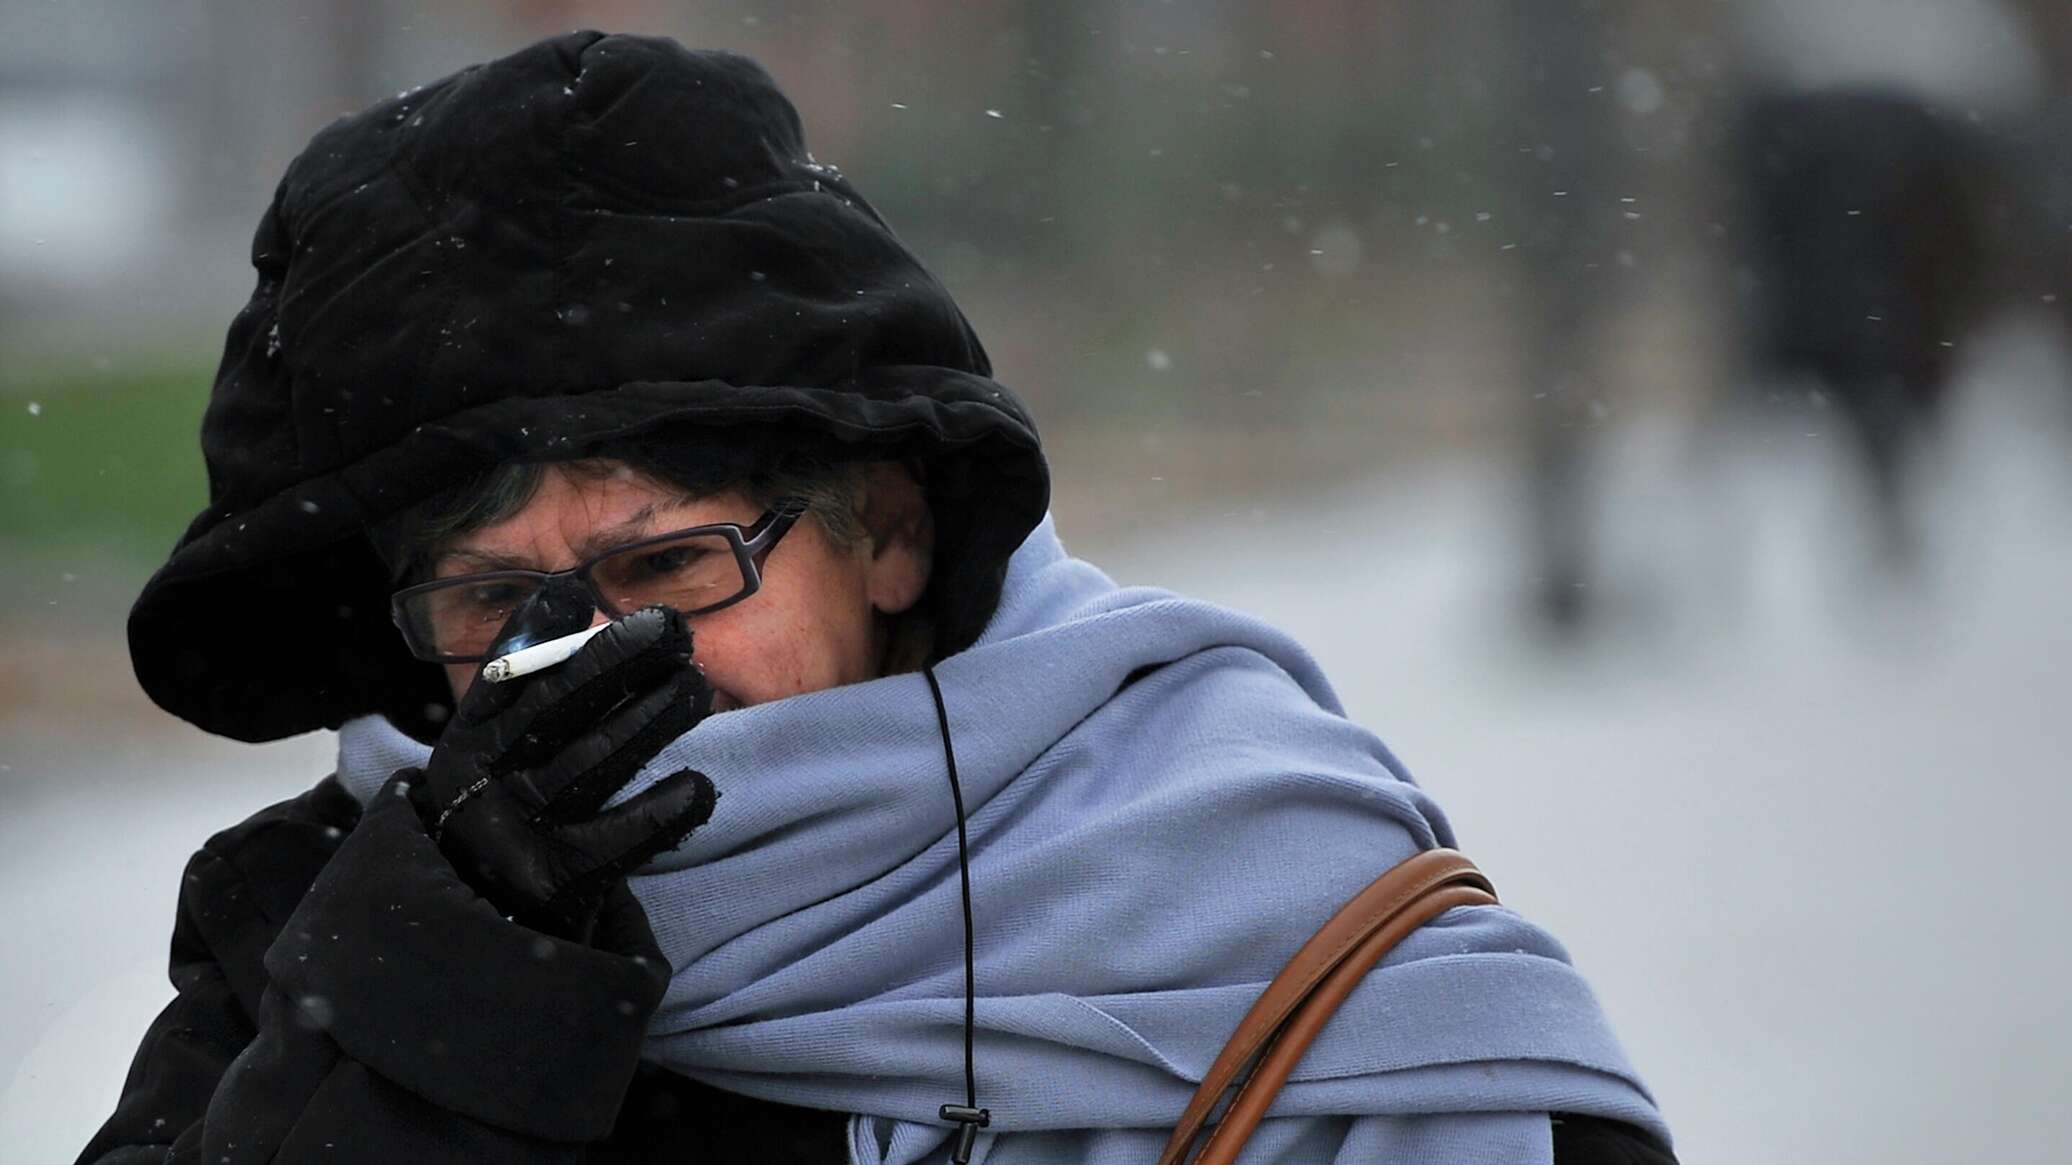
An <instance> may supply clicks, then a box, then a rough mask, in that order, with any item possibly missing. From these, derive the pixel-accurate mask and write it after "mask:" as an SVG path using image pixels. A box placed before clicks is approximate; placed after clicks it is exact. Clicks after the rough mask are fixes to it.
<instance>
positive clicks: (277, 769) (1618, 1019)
mask: <svg viewBox="0 0 2072 1165" xmlns="http://www.w3.org/2000/svg"><path fill="white" fill-rule="evenodd" d="M1973 371H1974V380H1975V384H1974V388H1976V389H1980V390H1982V391H1974V392H1972V393H1970V394H1969V395H1968V397H1967V398H1966V400H1965V403H1964V406H1963V408H1962V409H1961V410H1960V412H1959V414H1958V416H1957V417H1956V425H1955V432H1954V434H1953V436H1954V438H1955V440H1954V441H1953V442H1952V445H1951V448H1950V450H1949V452H1948V455H1947V456H1946V457H1945V458H1944V459H1943V460H1942V462H1941V463H1940V464H1939V465H1938V466H1937V467H1936V470H1935V471H1934V474H1933V476H1934V477H1935V479H1936V486H1937V491H1938V492H1937V495H1936V503H1935V507H1934V512H1933V514H1932V521H1931V523H1930V533H1931V538H1930V542H1931V547H1932V550H1931V555H1930V558H1929V569H1928V570H1927V571H1926V572H1925V577H1924V578H1923V579H1922V580H1920V582H1919V583H1918V585H1915V586H1911V587H1890V586H1884V585H1882V584H1879V583H1877V582H1876V581H1875V580H1874V579H1872V578H1871V577H1870V575H1869V574H1868V572H1867V570H1866V569H1865V567H1864V558H1865V554H1866V551H1865V549H1864V547H1863V546H1862V545H1861V544H1860V541H1859V540H1858V539H1857V538H1856V537H1855V536H1854V535H1853V534H1851V533H1850V530H1851V528H1852V527H1851V525H1850V522H1849V519H1850V518H1851V517H1853V511H1852V510H1851V507H1850V500H1851V499H1850V493H1849V491H1850V489H1851V488H1852V485H1851V483H1850V482H1849V481H1847V480H1846V479H1844V478H1842V477H1841V476H1840V475H1839V472H1838V471H1837V469H1836V467H1834V466H1833V465H1832V464H1830V462H1829V461H1828V460H1827V459H1826V457H1825V454H1826V453H1827V452H1828V451H1829V450H1830V449H1831V448H1832V447H1833V446H1834V445H1836V444H1838V443H1839V436H1838V434H1834V433H1826V432H1821V431H1820V426H1819V424H1818V422H1819V418H1818V417H1817V416H1816V417H1812V418H1810V419H1803V423H1796V422H1795V423H1793V424H1791V425H1788V426H1785V427H1781V428H1780V427H1772V428H1771V429H1769V430H1766V431H1764V432H1760V433H1750V434H1747V435H1746V436H1745V437H1744V438H1743V439H1742V440H1741V441H1740V442H1739V443H1738V444H1736V445H1734V446H1732V447H1731V448H1729V449H1727V450H1726V451H1725V452H1724V453H1723V454H1721V455H1720V456H1718V457H1717V458H1715V459H1713V460H1712V461H1710V462H1708V461H1706V460H1705V459H1704V458H1703V457H1700V456H1697V455H1695V454H1694V453H1693V452H1692V451H1691V449H1690V448H1689V447H1688V445H1687V444H1686V442H1685V439H1684V438H1683V437H1682V436H1680V435H1673V434H1668V433H1666V432H1665V431H1662V430H1655V429H1649V428H1647V427H1645V426H1636V427H1634V428H1632V429H1630V430H1628V431H1626V433H1625V436H1624V438H1623V439H1622V441H1621V443H1620V445H1619V447H1618V449H1617V452H1616V456H1615V457H1614V458H1613V459H1612V463H1611V464H1610V465H1609V466H1608V467H1607V469H1606V472H1605V484H1606V485H1607V486H1608V487H1609V488H1608V490H1607V494H1608V496H1609V497H1610V498H1611V499H1612V500H1610V501H1608V502H1607V506H1606V508H1607V513H1606V525H1607V527H1608V529H1609V530H1610V531H1611V532H1610V534H1608V535H1607V543H1606V546H1605V557H1606V559H1607V560H1608V562H1609V564H1610V569H1609V570H1608V571H1607V573H1606V575H1605V578H1604V581H1603V583H1602V587H1603V592H1604V597H1605V603H1606V610H1607V612H1608V614H1609V615H1610V616H1611V619H1610V620H1609V621H1608V624H1607V627H1606V629H1605V634H1603V635H1602V636H1600V637H1599V638H1597V639H1595V640H1593V641H1591V642H1589V643H1586V644H1584V645H1582V646H1581V648H1580V649H1579V650H1566V651H1562V650H1554V649H1552V648H1551V647H1549V646H1548V645H1546V644H1544V643H1540V642H1536V641H1535V640H1534V638H1533V637H1531V636H1529V635H1524V634H1521V633H1520V632H1521V624H1520V623H1519V622H1518V621H1517V620H1516V619H1514V618H1512V617H1511V615H1510V612H1512V611H1514V610H1515V609H1516V607H1517V599H1518V597H1519V595H1520V593H1521V591H1522V584H1520V583H1519V581H1518V575H1519V573H1520V567H1519V565H1518V563H1517V562H1516V560H1515V559H1514V557H1513V556H1512V548H1513V544H1514V540H1513V539H1512V537H1511V535H1512V534H1513V529H1512V526H1511V520H1512V519H1511V515H1510V511H1509V509H1508V506H1507V502H1508V500H1509V494H1508V482H1507V481H1506V480H1504V479H1503V478H1501V477H1500V476H1498V475H1497V473H1496V472H1495V471H1493V470H1491V469H1489V468H1487V467H1485V466H1481V465H1466V464H1463V465H1457V466H1453V467H1449V468H1441V469H1438V470H1435V471H1433V472H1430V473H1427V474H1423V475H1420V476H1418V477H1415V478H1405V477H1391V478H1386V479H1379V480H1376V481H1373V482H1369V483H1366V484H1362V485H1355V486H1350V487H1346V488H1343V489H1339V490H1335V491H1332V492H1330V493H1328V494H1325V495H1322V496H1318V495H1314V494H1310V495H1302V496H1288V497H1275V498H1266V499H1254V504H1255V505H1256V509H1254V508H1252V507H1250V506H1248V507H1246V508H1245V509H1242V510H1240V511H1236V512H1234V513H1231V514H1229V515H1224V514H1221V513H1204V514H1202V515H1200V517H1199V519H1198V520H1190V521H1186V522H1182V523H1179V524H1176V525H1175V526H1173V527H1171V528H1169V529H1165V530H1159V531H1151V532H1145V533H1143V534H1141V535H1139V536H1137V538H1136V540H1135V541H1134V542H1133V543H1132V544H1130V545H1129V546H1127V547H1121V546H1117V547H1093V546H1081V547H1078V548H1079V549H1080V550H1082V552H1085V553H1088V554H1089V556H1091V557H1094V558H1096V560H1097V561H1101V562H1102V563H1103V564H1104V565H1105V566H1107V567H1109V568H1110V570H1111V571H1112V572H1113V573H1114V574H1116V575H1117V576H1118V577H1119V578H1121V579H1123V580H1124V581H1129V582H1155V583H1159V584H1162V585H1167V586H1171V587H1174V588H1175V589H1180V590H1186V591H1190V592H1192V593H1196V594H1200V595H1203V596H1205V597H1210V598H1214V599H1218V600H1222V601H1226V602H1229V603H1231V604H1233V605H1238V606H1242V607H1245V608H1248V609H1251V610H1254V611H1257V612H1260V613H1262V614H1265V615H1267V616H1268V617H1270V618H1272V619H1274V620H1275V621H1277V622H1279V623H1281V624H1283V625H1284V626H1286V627H1288V628H1289V629H1290V630H1292V631H1294V632H1295V633H1296V634H1297V635H1298V636H1300V637H1301V638H1302V639H1303V640H1304V641H1305V642H1307V643H1309V644H1311V645H1312V647H1313V649H1314V650H1315V651H1316V652H1317V654H1318V655H1319V656H1320V657H1321V658H1322V659H1323V661H1324V663H1325V664H1326V666H1327V668H1328V670H1329V671H1330V673H1331V674H1332V675H1333V676H1335V677H1336V678H1337V681H1338V683H1339V685H1340V689H1341V693H1342V695H1343V696H1344V697H1345V699H1346V702H1347V704H1348V705H1349V706H1350V708H1351V709H1352V711H1353V713H1354V714H1355V715H1356V716H1357V717H1358V718H1360V719H1362V720H1363V721H1365V722H1366V723H1369V724H1371V725H1373V726H1374V727H1375V728H1377V729H1378V730H1379V731H1380V732H1381V733H1382V734H1383V735H1384V737H1386V738H1387V739H1388V740H1389V741H1390V742H1391V743H1392V744H1393V745H1394V746H1395V748H1396V750H1397V752H1398V753H1399V754H1400V755H1402V756H1403V757H1404V758H1405V760H1407V761H1408V762H1409V763H1410V765H1411V766H1412V768H1413V769H1414V770H1415V771H1416V772H1417V773H1418V774H1419V775H1420V778H1421V779H1422V780H1423V781H1424V783H1425V784H1426V785H1427V786H1428V787H1430V788H1431V789H1433V790H1434V791H1435V792H1436V793H1437V795H1438V796H1439V798H1440V800H1441V801H1442V803H1444V804H1445V805H1446V806H1447V808H1448V810H1449V812H1450V813H1451V815H1452V818H1453V822H1454V825H1455V827H1456V829H1457V830H1458V832H1459V835H1460V840H1461V844H1462V845H1463V847H1464V848H1466V849H1467V850H1468V852H1469V853H1471V854H1472V855H1474V856H1475V857H1476V858H1477V859H1478V860H1479V861H1480V862H1481V863H1482V864H1483V865H1484V867H1485V868H1487V869H1488V870H1489V871H1490V872H1491V873H1492V875H1493V876H1494V877H1495V879H1496V882H1497V885H1498V887H1499V889H1500V890H1501V891H1503V893H1504V896H1505V898H1506V899H1507V901H1509V902H1510V903H1511V904H1513V905H1514V906H1516V907H1518V908H1519V909H1521V910H1523V911H1525V912H1526V913H1527V914H1529V915H1531V916H1533V917H1535V918H1537V919H1539V920H1541V921H1542V922H1544V923H1546V924H1548V925H1549V926H1550V927H1551V928H1552V929H1553V930H1554V931H1555V932H1556V933H1558V934H1560V935H1561V936H1562V937H1563V938H1564V939H1565V940H1566V941H1567V942H1568V944H1569V947H1570V950H1571V952H1572V953H1573V955H1574V957H1575V959H1576V961H1577V963H1578V964H1579V965H1580V966H1581V967H1582V968H1583V969H1584V971H1585V972H1586V973H1587V974H1588V975H1589V976H1590V977H1591V979H1592V981H1593V982H1594V983H1595V984H1596V986H1597V988H1598V990H1599V993H1600V994H1601V995H1602V997H1603V998H1604V1000H1605V1003H1606V1006H1607V1007H1608V1008H1609V1010H1610V1012H1611V1015H1612V1018H1613V1020H1614V1023H1615V1024H1616V1025H1617V1027H1618V1029H1619V1031H1620V1032H1621V1033H1622V1035H1623V1037H1624V1038H1625V1040H1626V1042H1627V1044H1628V1048H1629V1051H1630V1052H1631V1053H1632V1056H1633V1058H1634V1060H1635V1061H1636V1062H1637V1063H1638V1064H1639V1065H1640V1067H1641V1068H1642V1070H1643V1071H1644V1072H1645V1073H1646V1074H1647V1075H1648V1077H1649V1079H1650V1080H1651V1082H1652V1083H1653V1085H1654V1087H1655V1090H1656V1093H1657V1095H1658V1098H1659V1099H1660V1101H1661V1102H1662V1104H1663V1106H1664V1108H1665V1109H1666V1111H1667V1113H1668V1115H1669V1118H1670V1121H1671V1123H1672V1124H1673V1125H1674V1127H1675V1128H1676V1130H1677V1133H1678V1138H1679V1149H1680V1153H1681V1156H1682V1158H1683V1159H1684V1160H1685V1161H1687V1162H1694V1163H1704V1162H1722V1163H1724V1162H1749V1161H1761V1162H1775V1163H1789V1162H1837V1161H1861V1162H1881V1163H1882V1162H1944V1161H1951V1160H2031V1159H2040V1158H2041V1157H2044V1156H2047V1155H2048V1154H2047V1153H2046V1152H2045V1151H2044V1150H2043V1149H2042V1146H2045V1145H2049V1144H2054V1143H2057V1142H2058V1141H2060V1140H2061V1139H2062V1138H2061V1136H2060V1135H2059V1133H2058V1130H2057V1129H2056V1127H2055V1123H2054V1122H2050V1123H2047V1117H2046V1113H2047V1112H2048V1111H2050V1110H2051V1108H2052V1103H2051V1102H2054V1101H2056V1100H2057V1093H2058V1091H2059V1090H2060V1087H2061V1086H2062V1083H2063V1081H2064V1080H2065V1079H2066V1078H2067V1076H2068V1070H2072V1009H2068V1004H2067V992H2066V984H2067V983H2072V922H2068V918H2072V915H2068V912H2067V911H2066V909H2065V907H2064V903H2065V901H2066V900H2067V898H2068V896H2072V867H2068V866H2067V864H2066V863H2065V862H2064V861H2063V860H2061V858H2060V857H2059V854H2058V850H2057V844H2056V843H2057V841H2058V834H2059V833H2060V831H2061V830H2062V829H2063V828H2064V823H2065V822H2066V821H2067V820H2068V819H2072V814H2068V810H2072V792H2068V791H2067V781H2066V778H2067V776H2068V775H2072V764H2068V762H2067V760H2066V759H2065V758H2066V757H2067V756H2068V755H2072V662H2068V661H2072V617H2068V611H2072V604H2068V597H2072V458H2068V457H2067V450H2068V449H2072V423H2068V420H2067V417H2066V415H2065V413H2066V409H2065V407H2064V405H2063V404H2062V403H2060V402H2062V401H2064V400H2066V399H2068V398H2067V397H2065V396H2063V395H2060V396H2058V397H2055V398H2052V397H2048V396H2046V395H2045V393H2044V392H2043V390H2042V388H2041V387H2040V386H2041V385H2042V384H2043V382H2044V381H2046V380H2049V379H2051V378H2055V377H2060V376H2063V375H2064V370H2063V367H2062V366H2061V364H2059V363H2057V362H2056V358H2055V355H2054V353H2052V352H2050V351H2047V350H2045V349H2043V348H2041V347H2039V346H2038V345H2036V344H2034V343H2031V342H2027V341H2024V340H2022V339H2021V338H2020V337H2019V336H2016V337H2014V338H2012V339H2009V340H2006V341H2004V342H2003V343H2001V344H2000V345H1998V346H1997V347H1996V348H1995V349H1993V350H1992V351H1991V352H1990V355H1989V357H1988V358H1986V359H1983V360H1982V361H1981V362H1980V363H1979V364H1978V365H1977V366H1976V367H1975V368H1974V370H1973ZM1708 465H1709V467H1710V468H1709V469H1708V468H1706V467H1707V466H1708ZM1701 470H1702V472H1696V471H1701ZM1226 516H1227V517H1232V518H1240V519H1246V521H1243V522H1241V523H1228V522H1224V521H1221V520H1220V519H1223V518H1225V517H1226ZM1255 519H1256V520H1255ZM1061 521H1062V522H1063V525H1064V527H1065V529H1064V533H1065V535H1066V537H1067V539H1068V542H1070V540H1071V535H1072V530H1071V522H1070V516H1069V515H1066V516H1065V517H1064V518H1063V519H1061ZM1283 556H1292V557H1283ZM1291 565H1292V566H1293V568H1294V569H1292V570H1290V569H1288V567H1289V566H1291ZM4 731H5V743H4V755H0V763H5V764H7V765H9V766H11V768H12V772H10V773H9V774H8V775H7V776H6V777H5V778H4V780H5V781H6V784H5V786H4V787H5V788H6V790H7V794H6V796H7V800H6V803H5V811H4V813H0V934H6V935H8V936H9V941H10V946H9V949H8V952H7V954H6V956H5V958H6V967H7V971H6V976H5V979H4V981H0V1146H5V1147H6V1148H5V1151H4V1152H0V1156H4V1157H5V1158H6V1159H7V1160H9V1161H36V1162H41V1161H64V1160H69V1159H70V1156H71V1154H72V1153H73V1152H74V1151H76V1149H77V1146H78V1145H79V1144H80V1143H81V1142H82V1141H83V1140H84V1138H85V1137H86V1136H87V1135H88V1133H89V1132H90V1131H91V1129H92V1128H93V1126H94V1125H95V1123H96V1122H97V1121H98V1120H99V1119H100V1118H101V1117H102V1116H103V1115H105V1113H106V1112H107V1110H108V1108H109V1106H110V1105H111V1104H112V1102H113V1099H114V1097H115V1094H116V1091H117V1088H118V1087H119V1084H120V1081H121V1077H122V1073H123V1071H124V1068H125V1066H126V1064H127V1060H128V1056H129V1054H130V1052H131V1051H132V1050H133V1048H134V1046H135V1043H136V1039H137V1036H138V1034H139V1033H140V1032H141V1030H142V1029H143V1027H144V1025H145V1024H146V1023H147V1022H148V1020H149V1018H150V1016H151V1015H152V1014H153V1013H154V1012H155V1010H156V1009H157V1008H158V1007H159V1006H160V1005H161V1004H162V1002H163V1001H164V1000H165V999H166V998H167V997H168V996H169V994H170V988H168V987H167V985H166V983H165V979H164V945H165V939H166V935H167V933H168V931H169V928H170V919H171V907H172V900H173V894H174V889H175V887H176V885H177V880H178V872H179V869H180V866H181V864H182V862H183V861H184V859H185V856H186V854H187V853H188V852H189V851H190V850H191V849H192V848H193V846H194V845H195V844H196V843H197V842H198V841H199V840H200V839H201V838H202V837H203V836H205V835H206V834H207V833H209V832H210V831H211V830H213V829H215V828H217V827H219V826H221V825H223V824H225V823H227V822H229V821H231V820H234V819H236V818H237V817H239V816H241V815H242V814H244V813H245V812H247V811H249V810H250V809H251V808H253V807H256V806H257V805H259V804H262V803H264V802H266V801H270V800H273V799H275V798H277V797H279V796H283V795H286V794H288V793H290V792H292V791H294V790H296V789H299V788H300V787H302V786H303V785H305V784H307V783H308V781H309V780H310V779H312V778H314V777H315V776H317V775H320V774H321V773H322V772H323V771H324V769H325V766H326V764H327V762H328V745H327V742H326V741H324V740H323V739H321V738H316V737H312V738H305V739H303V740H297V741H291V742H286V743H283V744H279V745H274V746H269V747H266V748H252V747H247V746H235V745H228V744H223V743H218V742H211V741H208V740H202V739H195V738H194V736H193V734H191V733H190V734H187V735H184V736H168V735H165V734H157V735H153V736H150V737H148V738H143V739H128V738H124V737H120V736H116V737H112V738H111V737H108V736H105V735H93V736H85V735H81V734H79V733H77V732H70V731H64V730H61V729H57V728H51V727H49V726H44V727H35V726H30V725H24V724H19V723H15V724H8V725H5V726H4ZM116 822H119V823H122V824H121V825H120V826H119V827H111V825H110V823H116Z"/></svg>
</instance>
